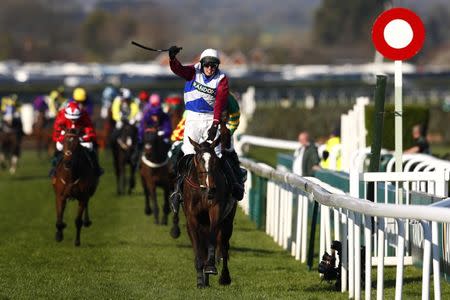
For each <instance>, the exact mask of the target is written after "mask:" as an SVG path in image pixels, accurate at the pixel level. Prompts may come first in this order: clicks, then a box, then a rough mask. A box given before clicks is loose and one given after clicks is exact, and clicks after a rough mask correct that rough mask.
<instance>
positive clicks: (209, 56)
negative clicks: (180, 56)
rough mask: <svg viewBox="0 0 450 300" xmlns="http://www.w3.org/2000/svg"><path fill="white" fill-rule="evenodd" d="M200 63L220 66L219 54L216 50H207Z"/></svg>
mask: <svg viewBox="0 0 450 300" xmlns="http://www.w3.org/2000/svg"><path fill="white" fill-rule="evenodd" d="M200 62H202V63H203V62H215V63H218V64H220V58H219V52H218V51H217V50H215V49H211V48H209V49H205V50H203V52H202V54H200Z"/></svg>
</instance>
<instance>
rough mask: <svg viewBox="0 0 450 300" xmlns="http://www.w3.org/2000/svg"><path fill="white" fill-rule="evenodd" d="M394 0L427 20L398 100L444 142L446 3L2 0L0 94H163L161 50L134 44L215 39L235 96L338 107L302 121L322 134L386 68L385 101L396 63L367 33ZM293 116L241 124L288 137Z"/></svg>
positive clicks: (175, 85)
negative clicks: (111, 88)
mask: <svg viewBox="0 0 450 300" xmlns="http://www.w3.org/2000/svg"><path fill="white" fill-rule="evenodd" d="M392 6H403V7H407V8H410V9H412V10H414V11H415V12H416V13H417V14H419V15H420V17H421V18H422V20H423V21H424V23H425V27H426V42H425V46H424V48H423V49H422V50H421V51H420V53H419V54H418V55H417V56H415V57H414V58H413V59H412V60H410V61H408V62H405V63H404V68H403V70H404V101H405V103H406V104H419V105H425V106H429V107H430V109H431V113H432V114H434V116H436V117H435V118H431V120H430V122H431V123H430V124H429V126H428V128H429V129H430V132H431V133H432V137H431V139H432V141H431V142H433V138H434V139H435V141H434V142H436V143H444V144H445V143H450V136H449V134H448V133H446V132H443V129H442V124H443V122H444V123H445V122H448V120H449V114H448V111H450V31H449V30H448V28H450V6H449V2H448V0H428V1H422V0H408V1H400V0H396V1H387V0H377V1H365V0H347V1H335V0H284V1H281V2H274V1H271V0H258V1H255V0H228V1H218V0H211V1H200V0H186V1H181V0H164V1H163V0H128V1H120V0H67V1H57V0H35V1H29V0H4V1H1V2H0V28H1V31H2V33H1V34H0V96H2V97H3V96H6V95H9V94H11V93H16V94H18V96H19V99H20V100H21V101H22V102H23V103H27V102H31V101H32V99H33V98H34V97H36V95H39V94H47V93H49V92H50V91H51V90H53V89H55V88H57V87H59V86H63V87H65V94H66V95H65V96H66V97H69V96H70V95H71V92H72V90H73V89H74V88H75V87H77V86H82V87H83V88H85V89H87V90H88V92H89V94H90V97H91V98H92V99H93V101H94V102H95V103H100V95H101V91H102V90H103V88H104V87H105V85H106V84H114V85H116V86H121V87H123V86H125V87H128V88H131V89H132V90H133V91H135V92H136V93H137V92H138V90H140V89H148V90H150V91H151V92H158V93H159V94H160V95H161V96H162V97H165V96H167V95H169V94H171V93H173V92H177V93H181V92H182V87H183V81H182V80H179V79H178V78H177V77H176V76H174V75H173V74H172V72H171V71H170V69H169V68H168V58H167V53H162V54H159V55H158V53H156V52H155V53H153V52H148V51H145V50H143V49H140V48H137V47H134V46H132V45H131V44H130V42H131V41H132V40H136V41H138V42H141V43H143V44H145V45H148V46H150V47H153V48H160V49H161V48H162V49H166V48H168V47H170V46H171V45H178V46H182V47H183V51H182V52H181V53H180V55H179V59H180V60H181V61H182V62H184V63H194V62H196V61H197V59H198V56H199V54H200V52H201V51H202V50H203V49H205V48H208V47H213V48H217V49H219V50H220V51H221V55H222V65H221V68H222V69H223V70H224V71H225V72H227V73H228V75H229V77H230V78H231V83H230V84H231V88H232V90H233V91H235V92H236V93H237V94H238V95H239V94H243V93H245V92H246V91H247V90H248V88H249V87H250V86H251V87H254V88H255V92H254V99H255V101H256V103H257V104H258V105H257V106H258V107H263V106H265V107H279V106H282V107H305V106H306V107H309V108H310V109H312V108H317V107H320V106H323V105H336V106H338V108H336V110H335V111H336V113H335V115H336V116H334V117H330V119H329V120H327V121H326V122H325V125H324V127H323V130H322V129H320V128H317V126H309V125H308V126H309V127H312V128H310V130H312V131H313V134H314V135H316V136H319V135H326V134H328V133H329V132H330V131H331V129H332V128H333V126H335V125H334V124H335V123H336V120H337V119H338V118H339V115H340V111H346V110H348V107H351V105H352V104H354V101H355V99H356V98H357V97H360V96H367V97H369V98H371V97H372V94H373V89H374V83H375V74H377V73H385V74H387V75H389V76H390V78H389V81H388V89H387V101H388V103H389V102H393V76H392V75H393V70H394V69H393V64H392V62H390V61H383V58H382V57H381V56H380V55H377V53H376V51H375V50H374V47H373V45H372V41H371V36H370V32H371V28H372V24H373V22H374V20H375V18H376V16H377V15H378V14H379V13H380V12H381V11H383V10H385V9H387V8H389V7H392ZM326 110H327V111H329V109H326ZM319 114H321V115H322V116H323V115H324V114H323V113H320V112H319ZM301 121H302V122H303V123H299V124H298V126H293V128H295V129H293V130H292V131H289V130H288V131H280V130H279V127H277V126H272V125H270V124H268V125H267V126H268V127H270V128H269V129H270V130H265V131H264V132H261V130H262V129H261V127H260V126H258V127H257V128H255V129H254V130H253V129H252V127H251V126H250V128H249V130H250V132H249V133H254V134H264V135H267V136H276V137H280V138H289V139H295V138H296V134H297V132H298V130H299V129H300V128H299V127H302V126H303V127H305V125H304V124H305V122H306V123H307V124H314V123H315V122H316V121H315V120H313V119H312V120H305V119H302V120H301ZM293 122H295V120H293ZM299 122H300V121H299ZM274 128H275V129H274ZM252 130H253V131H252Z"/></svg>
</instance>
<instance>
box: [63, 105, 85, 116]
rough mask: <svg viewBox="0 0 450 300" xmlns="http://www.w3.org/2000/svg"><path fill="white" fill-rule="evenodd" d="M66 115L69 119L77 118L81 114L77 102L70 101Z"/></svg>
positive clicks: (65, 111)
mask: <svg viewBox="0 0 450 300" xmlns="http://www.w3.org/2000/svg"><path fill="white" fill-rule="evenodd" d="M64 115H65V116H66V118H67V119H69V120H77V119H78V118H79V117H80V116H81V110H80V107H79V106H78V104H77V103H76V102H69V103H68V104H67V106H66V108H65V110H64Z"/></svg>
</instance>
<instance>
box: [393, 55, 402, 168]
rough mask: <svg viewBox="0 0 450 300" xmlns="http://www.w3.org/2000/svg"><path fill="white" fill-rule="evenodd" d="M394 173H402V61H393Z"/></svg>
mask: <svg viewBox="0 0 450 300" xmlns="http://www.w3.org/2000/svg"><path fill="white" fill-rule="evenodd" d="M394 81H395V84H394V86H395V172H402V152H403V140H402V139H403V123H402V122H403V103H402V102H403V101H402V85H403V84H402V61H401V60H396V61H395V76H394Z"/></svg>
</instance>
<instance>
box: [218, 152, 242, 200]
mask: <svg viewBox="0 0 450 300" xmlns="http://www.w3.org/2000/svg"><path fill="white" fill-rule="evenodd" d="M222 164H223V167H224V171H225V176H226V177H227V180H228V182H230V183H231V187H232V188H231V195H232V196H233V197H234V198H235V199H236V200H237V201H240V200H242V198H244V185H243V184H242V183H240V182H239V180H238V178H237V176H236V174H235V172H234V171H233V167H232V166H231V164H230V162H229V159H227V157H226V156H224V157H222Z"/></svg>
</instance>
